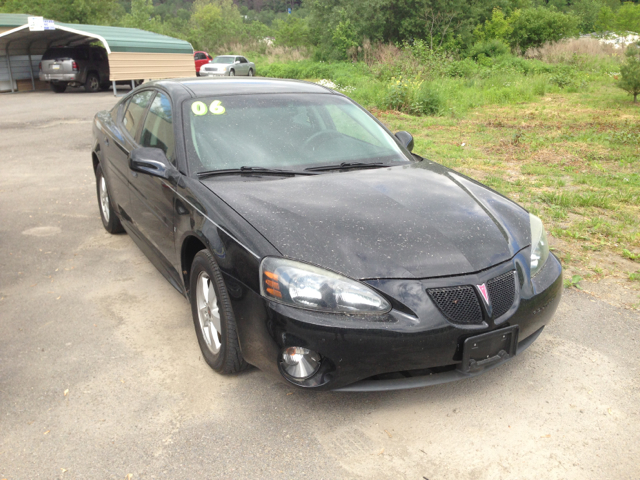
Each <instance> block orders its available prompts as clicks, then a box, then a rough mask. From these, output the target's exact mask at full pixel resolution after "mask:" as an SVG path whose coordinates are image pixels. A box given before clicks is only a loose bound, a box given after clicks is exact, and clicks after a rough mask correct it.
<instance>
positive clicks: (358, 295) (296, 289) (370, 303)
mask: <svg viewBox="0 0 640 480" xmlns="http://www.w3.org/2000/svg"><path fill="white" fill-rule="evenodd" d="M260 293H261V294H262V296H263V297H265V298H268V299H269V300H273V301H276V302H280V303H286V304H288V305H292V306H294V307H300V308H308V309H311V310H320V311H323V312H335V313H358V314H376V313H377V314H380V313H385V312H388V311H389V310H391V305H390V304H389V302H388V301H387V300H386V299H384V298H383V297H381V296H380V295H378V294H377V293H376V292H374V291H373V290H372V289H370V288H369V287H366V286H364V285H363V284H361V283H359V282H356V281H355V280H351V279H349V278H346V277H343V276H342V275H338V274H337V273H333V272H329V271H328V270H323V269H321V268H317V267H314V266H312V265H307V264H305V263H300V262H294V261H292V260H286V259H284V258H275V257H267V258H265V259H264V260H263V261H262V264H261V265H260Z"/></svg>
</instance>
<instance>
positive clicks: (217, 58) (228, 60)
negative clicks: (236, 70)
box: [211, 57, 236, 65]
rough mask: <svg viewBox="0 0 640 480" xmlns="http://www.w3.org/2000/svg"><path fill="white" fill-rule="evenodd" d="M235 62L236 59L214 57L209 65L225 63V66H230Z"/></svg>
mask: <svg viewBox="0 0 640 480" xmlns="http://www.w3.org/2000/svg"><path fill="white" fill-rule="evenodd" d="M235 61H236V57H216V58H214V59H213V60H211V63H226V64H227V65H231V64H232V63H233V62H235Z"/></svg>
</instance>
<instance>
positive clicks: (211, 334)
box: [196, 272, 222, 353]
mask: <svg viewBox="0 0 640 480" xmlns="http://www.w3.org/2000/svg"><path fill="white" fill-rule="evenodd" d="M196 307H197V308H198V320H199V322H200V331H201V332H202V337H203V338H204V341H205V343H206V344H207V348H209V350H211V353H218V352H219V351H220V346H221V344H222V329H221V327H220V309H219V308H218V297H217V296H216V292H215V290H214V288H213V282H212V281H211V278H210V277H209V275H208V274H207V273H206V272H201V273H200V275H199V276H198V283H197V285H196Z"/></svg>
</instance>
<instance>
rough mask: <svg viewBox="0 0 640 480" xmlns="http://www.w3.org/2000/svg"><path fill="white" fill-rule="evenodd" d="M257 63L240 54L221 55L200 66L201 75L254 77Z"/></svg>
mask: <svg viewBox="0 0 640 480" xmlns="http://www.w3.org/2000/svg"><path fill="white" fill-rule="evenodd" d="M255 73H256V65H255V63H253V62H250V61H249V60H247V59H246V58H244V57H241V56H240V55H219V56H217V57H216V58H214V59H213V60H211V61H210V62H209V63H205V64H204V65H203V66H202V67H200V76H201V77H207V76H208V77H215V76H227V77H233V76H235V75H248V76H249V77H253V76H254V75H255Z"/></svg>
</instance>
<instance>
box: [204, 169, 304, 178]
mask: <svg viewBox="0 0 640 480" xmlns="http://www.w3.org/2000/svg"><path fill="white" fill-rule="evenodd" d="M237 173H255V174H262V175H316V174H315V173H313V172H304V171H301V170H280V169H278V168H265V167H240V168H226V169H222V170H209V171H206V172H198V178H204V177H212V176H214V175H233V174H237Z"/></svg>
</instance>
